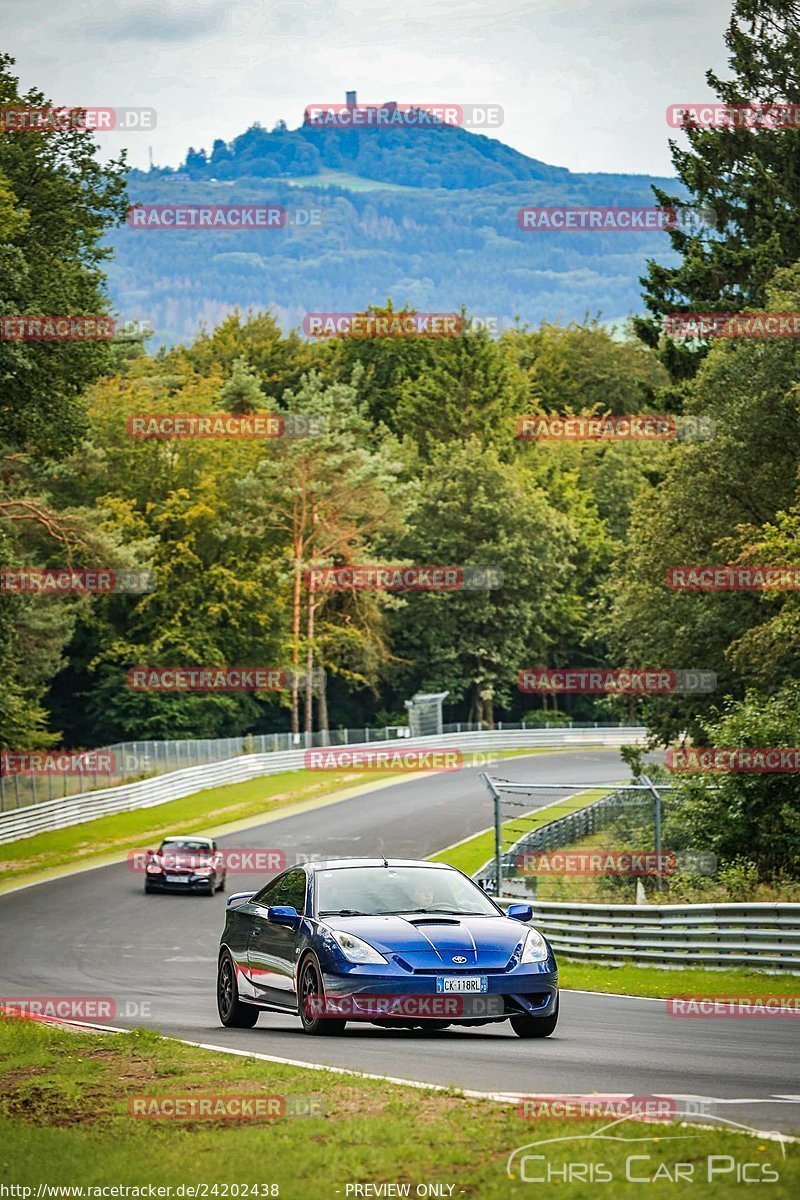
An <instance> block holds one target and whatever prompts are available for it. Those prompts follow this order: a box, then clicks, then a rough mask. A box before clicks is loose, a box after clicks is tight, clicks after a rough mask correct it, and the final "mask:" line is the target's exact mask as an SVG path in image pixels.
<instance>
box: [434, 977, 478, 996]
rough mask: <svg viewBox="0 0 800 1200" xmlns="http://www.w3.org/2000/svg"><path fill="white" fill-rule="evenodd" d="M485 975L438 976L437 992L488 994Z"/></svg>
mask: <svg viewBox="0 0 800 1200" xmlns="http://www.w3.org/2000/svg"><path fill="white" fill-rule="evenodd" d="M488 990H489V980H488V979H487V977H486V976H485V975H437V976H436V991H437V992H488Z"/></svg>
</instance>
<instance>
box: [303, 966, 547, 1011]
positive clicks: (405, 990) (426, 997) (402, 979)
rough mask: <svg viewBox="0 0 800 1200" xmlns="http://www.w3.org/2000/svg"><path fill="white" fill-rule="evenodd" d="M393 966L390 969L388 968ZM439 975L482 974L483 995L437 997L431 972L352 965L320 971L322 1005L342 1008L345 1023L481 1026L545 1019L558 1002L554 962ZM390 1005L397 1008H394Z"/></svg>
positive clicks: (447, 993) (446, 972)
mask: <svg viewBox="0 0 800 1200" xmlns="http://www.w3.org/2000/svg"><path fill="white" fill-rule="evenodd" d="M393 966H394V964H390V968H391V967H393ZM439 974H440V976H442V977H447V976H448V975H457V974H460V975H469V976H480V975H481V974H484V975H485V977H486V991H485V992H444V993H443V992H438V991H437V987H436V979H437V975H436V973H428V972H427V971H425V972H418V971H415V972H407V971H403V972H402V973H399V972H397V971H396V970H395V969H390V970H389V971H388V972H387V971H386V970H381V972H380V973H375V968H374V967H364V966H357V965H355V964H354V965H353V966H352V968H351V969H349V970H347V971H346V972H342V971H340V970H324V969H323V973H322V979H323V986H324V988H325V996H326V998H327V1000H329V1001H330V1002H332V1003H333V1004H337V1003H341V1009H342V1012H341V1015H343V1016H346V1017H347V1019H348V1020H366V1021H375V1020H384V1019H391V1020H402V1021H404V1022H408V1021H412V1022H414V1023H416V1022H424V1021H426V1020H434V1021H447V1022H448V1023H450V1024H457V1025H473V1024H486V1022H487V1021H504V1020H507V1019H508V1017H512V1016H517V1015H524V1016H536V1017H549V1016H552V1015H553V1013H554V1012H555V1010H556V1006H557V1003H558V969H557V968H556V965H555V962H554V960H553V959H548V960H547V961H546V962H544V963H530V964H526V965H525V966H522V967H520V966H518V967H516V968H514V969H513V970H511V971H495V972H483V973H482V972H481V971H480V970H470V971H468V972H467V971H462V972H457V971H441V972H440V973H439ZM359 998H360V1000H359ZM395 1000H396V1001H397V1002H398V1003H397V1004H396V1005H393V1004H392V1001H395ZM383 1002H385V1005H384V1003H383Z"/></svg>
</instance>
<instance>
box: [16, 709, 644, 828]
mask: <svg viewBox="0 0 800 1200" xmlns="http://www.w3.org/2000/svg"><path fill="white" fill-rule="evenodd" d="M645 735H646V730H645V729H644V728H640V727H627V728H625V727H621V728H606V729H603V728H596V729H566V728H565V729H514V730H502V731H500V730H495V729H493V730H484V731H481V732H477V733H454V734H443V735H442V736H441V737H429V738H406V739H404V740H403V741H401V742H398V741H397V740H389V741H381V742H372V741H371V742H369V743H368V746H369V749H370V750H379V749H381V748H385V749H390V750H395V751H398V752H402V751H405V750H408V749H410V748H418V749H424V748H432V747H445V746H446V747H448V748H453V749H456V750H461V751H479V752H484V753H485V752H487V751H492V750H510V749H515V748H526V747H530V748H531V749H534V748H536V747H544V748H553V749H556V748H567V747H576V748H577V747H580V746H626V745H632V744H634V743H636V742H640V741H643V740H644V738H645ZM366 745H367V744H366V743H363V744H361V745H360V746H356V745H351V746H350V747H349V749H350V750H356V749H362V750H363V749H365V748H366ZM343 749H344V748H343V747H337V748H336V751H335V752H336V753H337V754H341V753H342V752H343ZM306 753H307V752H306V751H305V750H286V751H279V752H277V753H269V754H244V755H241V756H240V757H238V758H229V759H225V760H224V761H222V762H216V763H208V764H204V765H203V766H198V767H188V768H186V769H184V770H182V771H171V772H170V773H169V774H167V775H159V776H156V777H155V778H153V779H142V780H139V781H138V782H137V783H128V784H124V785H122V786H121V787H113V788H103V789H100V790H98V791H93V792H84V793H82V794H81V795H78V796H68V797H65V798H61V799H56V800H48V801H45V802H44V803H43V804H36V805H31V806H29V807H27V808H21V809H18V810H16V811H12V812H6V813H2V814H0V844H3V843H5V842H12V841H15V840H17V839H19V838H26V837H32V836H33V835H34V834H37V833H43V832H46V831H47V830H51V829H64V828H66V827H67V826H69V825H80V824H82V823H83V822H84V821H92V820H94V819H95V818H96V817H103V816H108V815H110V814H111V813H119V812H129V811H130V810H132V809H137V808H152V807H155V806H156V805H158V804H166V803H167V802H168V801H170V800H178V799H181V798H182V797H184V796H190V795H192V794H193V793H194V792H201V791H206V790H207V789H209V788H214V787H220V786H221V785H223V784H226V783H242V782H245V781H246V780H249V779H255V778H256V777H257V776H259V775H275V774H277V773H278V772H280V771H299V770H301V769H302V768H303V766H304V765H305V755H306ZM465 765H466V766H469V765H470V764H469V763H465Z"/></svg>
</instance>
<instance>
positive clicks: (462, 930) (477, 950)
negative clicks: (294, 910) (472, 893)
mask: <svg viewBox="0 0 800 1200" xmlns="http://www.w3.org/2000/svg"><path fill="white" fill-rule="evenodd" d="M324 921H325V924H326V925H328V926H329V927H330V928H331V929H341V930H344V931H345V932H347V933H353V934H355V935H356V936H357V937H361V938H364V940H365V941H367V942H369V944H370V945H371V946H374V947H375V949H376V950H379V951H380V953H381V954H383V955H384V956H385V957H386V958H391V957H392V955H396V956H397V957H399V958H401V959H403V961H404V962H405V963H406V964H407V965H408V966H410V967H412V968H413V969H414V970H418V971H419V970H429V971H432V970H435V969H437V968H438V969H439V970H448V971H454V970H458V969H459V968H461V969H462V970H468V969H469V968H475V967H484V968H486V969H487V970H498V969H502V968H504V967H505V966H506V965H507V964H508V961H509V959H510V958H511V956H512V954H513V953H514V951H515V950H516V948H517V947H518V946H519V944H520V942H522V941H523V939H524V938H525V935H526V932H527V927H526V926H524V925H522V924H520V922H519V921H512V920H510V919H509V918H508V917H483V916H478V917H466V916H464V917H458V916H447V917H445V916H442V917H439V916H427V915H425V914H422V913H420V914H414V915H412V914H409V916H407V917H404V916H388V917H325V918H324ZM454 958H459V959H463V960H464V961H463V962H454V961H453V959H454Z"/></svg>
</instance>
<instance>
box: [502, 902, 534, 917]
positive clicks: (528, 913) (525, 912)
mask: <svg viewBox="0 0 800 1200" xmlns="http://www.w3.org/2000/svg"><path fill="white" fill-rule="evenodd" d="M507 915H508V916H509V917H510V918H511V920H512V921H532V920H533V909H532V908H531V906H530V904H509V906H508V914H507Z"/></svg>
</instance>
